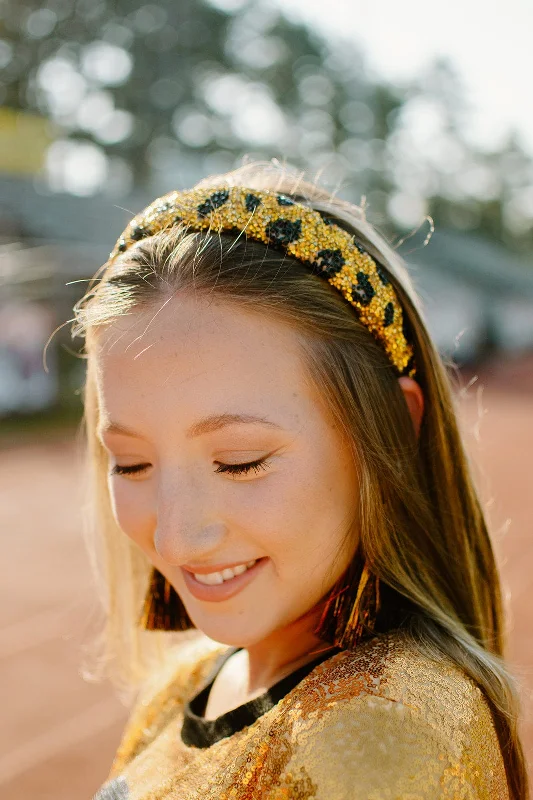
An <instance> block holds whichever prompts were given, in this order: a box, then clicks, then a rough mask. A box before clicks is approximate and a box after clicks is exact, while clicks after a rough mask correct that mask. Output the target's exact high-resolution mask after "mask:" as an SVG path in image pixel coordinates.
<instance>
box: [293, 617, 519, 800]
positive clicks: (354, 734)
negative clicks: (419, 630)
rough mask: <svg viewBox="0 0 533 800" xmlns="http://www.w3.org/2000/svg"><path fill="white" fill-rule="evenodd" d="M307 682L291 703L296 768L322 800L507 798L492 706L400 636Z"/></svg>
mask: <svg viewBox="0 0 533 800" xmlns="http://www.w3.org/2000/svg"><path fill="white" fill-rule="evenodd" d="M308 678H309V679H308V680H307V681H305V682H303V683H302V692H301V696H299V697H296V696H295V697H294V700H295V701H296V707H295V708H294V709H293V711H292V720H293V722H294V723H295V724H294V725H293V729H292V734H293V736H294V737H295V739H294V743H295V745H296V746H295V747H294V759H293V763H292V764H291V771H292V773H294V770H295V769H296V770H298V769H299V768H300V769H302V768H303V769H304V770H305V771H306V772H307V773H308V775H309V778H310V779H311V780H312V781H313V782H314V783H316V785H317V786H319V787H320V794H319V796H320V797H322V796H324V797H332V798H333V797H339V798H341V797H352V796H353V797H354V798H361V800H363V799H364V800H366V798H378V797H389V796H390V797H395V798H402V799H403V798H411V797H413V798H414V797H416V798H431V800H435V798H456V797H463V798H465V799H467V798H468V800H474V798H475V799H476V800H477V799H478V798H485V797H491V798H493V800H507V798H508V794H507V783H506V779H505V770H504V767H503V761H502V756H501V751H500V748H499V744H498V739H497V736H496V732H495V729H494V725H493V721H492V715H491V712H490V709H489V707H488V704H487V702H486V700H485V699H484V696H483V693H482V692H481V690H480V689H479V687H478V686H477V685H476V684H475V683H474V682H473V681H472V680H471V679H470V678H469V677H468V676H467V675H465V674H464V673H463V672H462V671H461V670H460V669H459V668H458V667H457V666H456V665H455V664H453V663H452V662H451V661H449V660H447V659H444V658H443V659H442V660H439V661H434V660H432V659H430V658H429V657H427V656H425V655H423V654H422V653H421V652H419V651H418V650H417V649H416V647H415V645H414V644H412V643H410V641H409V639H408V638H407V637H406V636H404V635H403V634H398V633H395V634H389V635H386V636H383V637H380V638H378V639H375V640H373V641H371V642H368V643H366V644H365V645H364V646H362V647H361V648H360V649H359V650H358V652H356V653H355V652H349V651H344V652H342V653H339V654H337V655H336V656H334V657H332V658H331V659H329V660H328V661H326V662H324V663H323V664H321V665H320V667H319V668H317V669H316V670H313V672H312V673H311V674H310V675H309V676H308ZM354 786H357V787H358V790H357V791H356V792H353V790H349V787H354ZM349 791H352V793H351V794H350V793H346V792H349ZM317 796H318V795H317Z"/></svg>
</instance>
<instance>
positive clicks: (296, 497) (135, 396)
mask: <svg viewBox="0 0 533 800" xmlns="http://www.w3.org/2000/svg"><path fill="white" fill-rule="evenodd" d="M91 357H95V358H96V359H97V367H98V393H99V402H100V408H101V415H102V419H103V420H104V421H105V420H112V421H114V422H116V423H119V424H121V425H123V426H126V427H128V428H132V429H134V430H135V431H136V432H137V433H138V436H135V437H131V436H124V435H119V434H106V435H105V437H104V444H105V446H106V448H107V450H108V452H109V461H110V466H113V465H115V464H119V465H123V466H124V465H133V464H148V465H149V466H148V468H147V469H146V470H145V471H144V472H143V473H140V474H139V475H135V476H121V475H114V476H110V478H109V489H110V494H111V499H112V503H113V509H114V513H115V516H116V519H117V521H118V523H119V525H120V527H121V528H122V530H123V531H124V533H125V534H126V535H127V536H129V537H131V539H133V540H134V541H135V542H136V543H137V544H138V545H139V547H140V548H141V549H142V550H143V551H144V552H145V553H146V555H147V557H148V558H149V559H150V561H151V562H152V563H153V564H154V565H155V566H156V567H157V568H158V569H159V570H160V571H161V572H162V573H163V574H164V575H165V576H166V577H167V578H168V579H169V580H170V581H171V583H172V585H173V586H174V587H175V589H176V591H177V592H178V593H179V595H180V597H181V598H182V600H183V602H184V604H185V607H186V608H187V611H188V613H189V615H190V617H191V619H192V620H193V622H194V624H195V625H196V626H197V627H198V628H199V629H200V630H202V631H203V632H204V633H205V634H206V635H208V636H209V637H211V638H213V639H215V640H217V641H220V642H224V643H227V644H229V645H237V646H241V647H244V648H246V649H245V651H244V654H243V656H245V657H246V659H247V664H246V670H247V672H248V681H247V686H248V689H249V690H252V689H253V687H254V686H255V687H257V686H259V685H261V684H265V685H268V683H269V682H272V680H274V677H275V676H277V675H278V674H279V671H280V669H281V670H283V668H284V667H286V665H288V664H292V665H296V666H297V665H298V664H300V663H303V661H305V660H306V659H309V658H310V657H313V656H312V655H311V656H309V655H308V654H309V653H310V651H311V650H312V649H313V648H321V647H324V646H325V645H324V644H323V643H322V642H319V640H318V639H317V638H316V637H315V636H314V634H313V633H312V631H313V628H314V627H316V624H317V622H318V619H319V617H320V614H321V611H322V605H321V603H320V601H321V600H323V598H324V596H325V595H326V593H327V592H328V590H329V589H330V588H331V586H332V585H333V584H334V582H335V581H336V580H337V578H338V577H339V576H340V575H341V574H342V572H343V571H344V569H345V568H346V566H347V565H348V563H349V561H350V559H351V557H352V555H353V551H354V549H355V546H356V535H357V534H356V532H355V531H354V530H353V527H354V526H353V520H354V517H355V514H356V511H357V503H358V479H357V471H356V467H355V464H354V462H353V457H352V453H351V449H350V446H349V444H348V442H347V441H346V440H345V439H343V438H342V434H341V432H340V430H339V429H338V428H337V427H336V426H335V424H334V421H333V420H332V419H331V418H330V416H329V414H328V412H327V410H326V409H325V407H324V406H323V404H322V402H321V399H320V397H319V396H317V395H316V394H315V391H314V389H313V388H312V387H311V386H310V384H309V383H308V382H307V380H306V376H305V373H304V369H303V362H302V359H301V355H300V353H299V351H298V340H297V337H296V335H295V333H294V332H293V331H292V330H291V329H290V328H289V327H287V326H285V325H283V324H282V323H279V322H277V321H274V320H271V319H266V318H264V317H261V316H260V315H256V314H253V313H250V312H247V311H246V312H245V311H243V310H242V309H238V308H236V307H234V306H232V305H230V304H228V303H226V302H223V301H212V300H210V301H207V300H204V299H202V298H198V297H196V298H195V297H192V296H184V295H179V296H175V297H173V298H172V300H171V301H170V302H168V303H166V305H164V307H162V308H161V304H158V305H157V306H154V307H153V308H151V309H148V310H143V311H135V312H133V313H132V314H130V315H129V316H128V317H125V318H122V319H119V320H118V321H116V322H114V323H113V324H112V325H110V326H108V327H107V328H105V329H102V330H101V331H100V332H99V333H98V334H97V336H96V346H95V350H94V353H93V354H92V355H91ZM214 413H219V414H220V413H246V414H258V415H262V416H266V417H268V419H270V420H272V421H274V422H276V423H277V424H278V425H280V426H281V429H276V428H268V427H264V426H260V425H232V426H229V427H226V428H223V429H221V430H218V431H216V432H212V433H205V434H203V435H200V436H198V437H195V438H188V437H187V436H186V431H187V429H188V428H189V426H190V425H192V424H193V423H195V422H197V421H198V420H199V419H201V418H202V417H205V416H208V415H210V414H214ZM269 454H271V455H270V456H269ZM266 456H269V458H268V462H267V464H266V467H267V468H266V470H260V471H258V472H255V471H253V470H252V471H251V472H249V473H248V474H245V475H238V476H232V475H229V474H220V473H217V472H216V471H215V470H216V469H217V467H218V465H219V464H220V463H231V464H241V463H246V462H249V461H253V460H257V459H259V458H264V457H266ZM348 531H351V533H352V535H351V536H349V537H347V538H346V533H347V532H348ZM265 556H266V557H268V558H269V561H268V562H267V564H266V566H265V568H263V570H262V572H261V573H260V574H258V575H257V577H256V578H255V579H254V580H253V581H252V582H251V583H250V584H249V585H248V586H246V587H245V588H244V589H243V590H242V591H241V592H240V593H238V594H237V595H235V596H234V597H232V598H230V599H229V600H226V601H223V602H220V603H209V602H206V601H199V600H197V599H196V598H194V597H193V596H192V595H191V594H190V592H189V591H188V589H187V587H186V585H185V582H184V580H183V577H182V573H181V570H180V566H181V565H185V564H205V565H206V566H209V565H211V564H213V565H216V564H220V563H231V562H246V561H249V560H251V559H255V558H261V557H265ZM238 655H241V654H236V656H238ZM230 661H231V659H230ZM241 661H242V658H241ZM227 663H228V664H229V662H227ZM296 666H294V668H296ZM289 671H290V669H289Z"/></svg>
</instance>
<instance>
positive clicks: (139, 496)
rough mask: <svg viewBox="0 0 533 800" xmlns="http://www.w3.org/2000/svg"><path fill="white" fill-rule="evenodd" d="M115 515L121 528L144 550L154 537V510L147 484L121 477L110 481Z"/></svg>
mask: <svg viewBox="0 0 533 800" xmlns="http://www.w3.org/2000/svg"><path fill="white" fill-rule="evenodd" d="M108 488H109V497H110V500H111V508H112V510H113V516H114V518H115V520H116V522H117V524H118V526H119V527H120V529H121V530H122V531H123V532H124V533H125V534H126V536H129V538H130V539H133V541H135V542H136V543H137V544H138V545H139V546H140V547H141V548H142V549H143V550H146V549H147V548H148V547H149V543H150V542H151V541H152V539H153V530H154V527H155V525H154V511H153V504H152V497H151V491H150V489H149V487H148V486H147V484H142V485H141V484H140V483H133V482H128V481H126V480H123V479H121V478H119V477H116V476H115V477H111V478H109V481H108Z"/></svg>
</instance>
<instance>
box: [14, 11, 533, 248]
mask: <svg viewBox="0 0 533 800" xmlns="http://www.w3.org/2000/svg"><path fill="white" fill-rule="evenodd" d="M0 69H1V70H2V72H1V75H0V98H1V100H2V102H3V104H4V105H7V106H9V107H12V108H15V109H17V108H18V109H24V110H30V111H34V112H35V111H37V112H39V113H40V114H42V115H43V116H45V117H47V118H49V119H50V120H51V121H53V123H54V125H55V126H56V129H59V130H60V131H61V134H60V136H59V138H57V139H56V141H55V142H54V143H53V144H52V145H51V147H50V149H49V151H48V175H49V181H50V183H51V185H52V188H54V189H56V190H60V191H67V192H72V193H74V194H78V195H83V194H86V195H87V194H92V193H95V192H98V191H105V192H107V193H108V194H111V195H113V196H115V197H119V196H122V195H125V194H127V193H128V192H129V190H130V189H131V188H132V187H133V186H135V187H137V188H141V189H143V190H145V191H146V193H148V194H152V195H153V194H156V193H159V194H161V193H163V192H165V191H169V190H170V189H172V188H175V187H176V186H179V185H186V184H190V182H192V181H195V180H196V179H198V178H199V177H200V176H201V175H203V174H205V173H213V172H220V171H225V170H227V169H230V168H231V167H233V166H234V165H235V164H236V163H239V162H240V159H241V156H242V154H243V153H246V154H249V155H250V156H252V157H256V158H264V159H270V158H272V157H278V158H280V159H287V160H288V161H289V162H291V163H294V164H296V165H297V166H301V167H304V168H306V169H307V170H308V171H309V172H310V173H311V175H313V174H315V173H318V172H321V171H322V170H324V176H325V177H327V179H328V182H329V184H330V186H331V187H333V188H337V189H338V190H339V192H340V193H341V194H342V195H343V196H345V197H349V198H351V199H353V200H355V201H356V202H360V201H361V196H362V195H364V196H365V197H366V202H367V204H368V216H369V218H370V219H371V220H372V222H374V223H376V224H378V225H380V226H381V227H382V228H384V229H385V231H386V232H388V233H389V232H392V231H393V230H394V229H396V230H401V231H404V230H406V229H407V228H409V227H411V226H416V225H418V224H420V223H421V222H422V221H423V219H424V216H425V214H427V213H431V214H432V215H433V216H434V218H435V221H436V223H437V225H440V224H446V225H452V226H454V227H458V228H462V229H465V228H474V227H477V228H479V227H480V228H481V229H482V230H483V231H484V232H485V233H486V234H488V235H489V236H493V237H495V238H498V239H503V240H504V241H505V242H506V243H507V244H509V245H511V246H514V247H518V248H522V249H525V248H526V247H530V246H531V244H532V243H533V166H532V161H531V159H530V158H529V156H527V154H526V153H525V152H524V151H523V150H522V149H521V148H520V145H519V143H518V141H517V140H516V139H515V138H511V139H510V140H509V142H508V144H507V145H506V147H505V148H504V149H503V150H502V152H498V153H482V152H479V151H478V150H477V149H476V148H475V147H474V146H473V145H472V144H471V143H470V142H468V141H467V139H466V137H465V133H464V131H465V130H466V128H467V124H466V121H467V117H468V108H467V106H466V105H465V103H464V101H463V99H462V98H463V95H462V89H461V85H460V81H459V79H458V77H457V76H456V75H455V74H454V72H453V70H452V69H451V67H450V65H448V64H446V63H444V62H437V63H436V64H435V65H434V66H433V68H432V69H430V70H428V72H427V73H426V74H425V75H424V76H422V77H421V78H420V80H419V81H417V82H416V83H415V84H413V85H410V86H404V87H398V86H389V85H385V84H384V83H381V82H379V81H377V80H376V79H373V78H371V77H370V76H369V74H368V72H367V70H366V68H365V64H364V62H363V59H362V57H361V54H360V53H359V52H358V51H357V49H356V48H355V47H354V46H353V44H352V43H346V42H337V41H336V42H330V41H326V40H324V39H323V38H322V37H321V36H320V35H319V33H318V32H317V31H313V30H310V29H308V28H306V27H303V26H301V25H298V24H296V23H294V22H292V21H290V20H289V19H288V18H287V17H285V16H284V15H283V13H282V12H281V10H280V9H279V8H278V7H276V6H275V5H274V4H273V2H269V0H180V1H179V3H176V2H175V0H157V2H152V3H150V2H145V1H144V0H44V2H43V1H42V0H0Z"/></svg>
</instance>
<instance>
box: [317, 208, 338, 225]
mask: <svg viewBox="0 0 533 800" xmlns="http://www.w3.org/2000/svg"><path fill="white" fill-rule="evenodd" d="M318 213H319V214H320V216H321V217H322V222H323V223H324V225H336V222H335V220H334V219H333V217H329V216H328V215H327V214H326V212H325V211H319V212H318Z"/></svg>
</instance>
